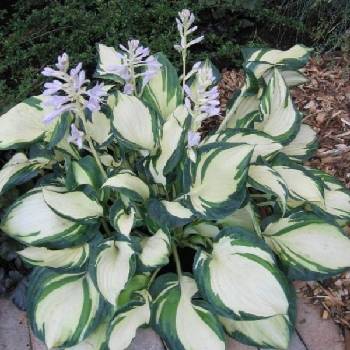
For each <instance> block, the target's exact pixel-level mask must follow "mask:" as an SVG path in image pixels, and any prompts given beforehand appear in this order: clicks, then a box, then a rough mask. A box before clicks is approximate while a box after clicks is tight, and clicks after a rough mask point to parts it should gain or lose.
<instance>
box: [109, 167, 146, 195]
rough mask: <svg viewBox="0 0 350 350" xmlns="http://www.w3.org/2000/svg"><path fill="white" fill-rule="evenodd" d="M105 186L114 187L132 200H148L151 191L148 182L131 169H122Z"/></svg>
mask: <svg viewBox="0 0 350 350" xmlns="http://www.w3.org/2000/svg"><path fill="white" fill-rule="evenodd" d="M103 187H111V188H114V189H116V190H118V191H120V192H121V193H123V194H125V195H126V196H128V197H130V199H132V200H136V201H144V200H147V199H148V197H149V195H150V193H149V188H148V186H147V184H146V183H145V182H144V181H142V180H141V179H140V178H138V177H137V176H136V174H134V173H133V172H132V171H130V170H121V171H120V172H119V173H117V174H115V175H113V176H112V177H110V178H109V179H107V181H106V182H105V183H104V184H103Z"/></svg>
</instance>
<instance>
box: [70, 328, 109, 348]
mask: <svg viewBox="0 0 350 350" xmlns="http://www.w3.org/2000/svg"><path fill="white" fill-rule="evenodd" d="M107 330H108V322H107V321H103V322H102V323H101V324H100V325H99V326H98V327H97V328H96V329H95V330H94V331H93V332H92V333H91V334H90V335H89V336H88V337H87V338H86V339H85V340H83V341H82V342H81V343H79V344H77V345H74V346H72V347H69V348H65V349H64V350H107V348H106V347H107Z"/></svg>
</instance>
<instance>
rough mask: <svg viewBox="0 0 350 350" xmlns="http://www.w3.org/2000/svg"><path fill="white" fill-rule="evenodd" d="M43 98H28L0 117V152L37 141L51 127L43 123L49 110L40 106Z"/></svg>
mask: <svg viewBox="0 0 350 350" xmlns="http://www.w3.org/2000/svg"><path fill="white" fill-rule="evenodd" d="M43 98H44V97H43V96H42V95H40V96H34V97H30V98H28V99H27V100H25V101H23V102H21V103H19V104H17V105H16V106H14V107H13V108H11V109H10V110H9V111H8V112H7V113H5V114H3V115H2V116H0V150H3V149H9V148H20V147H24V146H26V145H28V144H30V143H33V142H35V141H38V140H39V139H41V138H42V137H44V134H45V132H46V131H47V130H48V129H50V128H52V127H53V125H46V124H44V123H43V121H42V120H43V118H44V116H45V115H46V114H47V113H49V112H50V109H49V108H47V107H44V106H43V105H42V101H43Z"/></svg>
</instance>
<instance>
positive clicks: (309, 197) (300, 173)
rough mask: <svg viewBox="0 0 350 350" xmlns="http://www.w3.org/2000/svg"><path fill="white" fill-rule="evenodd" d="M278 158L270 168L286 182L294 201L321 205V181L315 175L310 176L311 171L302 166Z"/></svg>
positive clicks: (322, 200) (322, 201)
mask: <svg viewBox="0 0 350 350" xmlns="http://www.w3.org/2000/svg"><path fill="white" fill-rule="evenodd" d="M279 159H281V160H279ZM279 159H276V161H275V162H274V166H272V169H273V170H275V171H276V172H277V173H278V174H279V175H280V176H281V177H282V179H283V180H284V182H285V183H286V185H287V187H288V192H289V196H290V198H291V199H293V200H295V201H301V202H309V203H314V204H317V205H320V206H321V207H323V203H324V199H323V185H322V182H321V181H320V180H319V179H318V178H316V177H315V176H312V173H311V172H310V171H309V170H307V169H305V168H304V167H303V166H301V165H298V164H296V163H293V162H291V161H288V160H287V159H286V160H284V159H283V160H282V158H279ZM288 204H289V203H288Z"/></svg>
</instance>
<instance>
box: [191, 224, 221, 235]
mask: <svg viewBox="0 0 350 350" xmlns="http://www.w3.org/2000/svg"><path fill="white" fill-rule="evenodd" d="M219 232H220V229H219V227H218V226H217V225H216V224H214V223H212V222H199V223H195V224H191V225H188V226H186V227H185V229H184V234H185V235H188V236H189V235H200V236H203V237H209V238H215V237H216V236H217V235H218V234H219Z"/></svg>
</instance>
